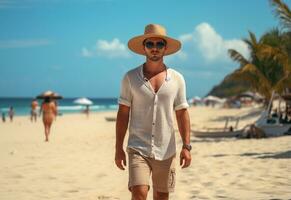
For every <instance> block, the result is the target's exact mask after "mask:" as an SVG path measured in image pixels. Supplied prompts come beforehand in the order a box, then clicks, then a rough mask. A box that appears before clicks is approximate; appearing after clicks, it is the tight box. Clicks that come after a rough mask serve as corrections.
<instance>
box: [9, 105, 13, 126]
mask: <svg viewBox="0 0 291 200" xmlns="http://www.w3.org/2000/svg"><path fill="white" fill-rule="evenodd" d="M8 115H9V118H10V122H13V117H14V108H13V106H10V108H9V111H8Z"/></svg>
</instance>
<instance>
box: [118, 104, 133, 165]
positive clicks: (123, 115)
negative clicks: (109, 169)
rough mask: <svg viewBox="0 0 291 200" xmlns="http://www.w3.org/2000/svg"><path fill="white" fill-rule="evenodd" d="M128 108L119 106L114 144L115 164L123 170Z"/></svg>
mask: <svg viewBox="0 0 291 200" xmlns="http://www.w3.org/2000/svg"><path fill="white" fill-rule="evenodd" d="M129 111H130V107H128V106H125V105H122V104H119V109H118V112H117V119H116V144H115V164H116V165H117V167H118V168H120V169H122V170H124V167H125V166H126V156H125V152H124V150H123V142H124V137H125V134H126V130H127V127H128V121H129Z"/></svg>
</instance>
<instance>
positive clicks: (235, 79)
mask: <svg viewBox="0 0 291 200" xmlns="http://www.w3.org/2000/svg"><path fill="white" fill-rule="evenodd" d="M270 2H271V5H272V6H273V7H274V12H275V15H276V16H277V17H278V18H279V19H280V20H281V24H282V25H283V29H282V31H281V30H280V29H278V28H274V29H272V30H270V31H268V32H266V33H265V34H264V35H263V36H262V37H261V38H260V39H257V38H256V35H255V34H254V33H252V32H249V37H248V38H245V39H243V41H244V42H245V43H246V44H247V45H248V48H249V50H250V58H248V59H247V58H244V57H243V55H242V54H240V53H239V52H238V51H236V50H234V49H230V50H229V56H230V57H231V58H232V59H233V60H234V61H236V62H238V63H239V64H240V67H239V69H237V70H235V71H234V72H233V73H231V74H230V75H228V77H227V78H226V79H225V80H224V81H223V82H222V83H221V84H220V85H218V86H216V87H214V88H213V89H212V91H211V92H210V94H212V95H216V96H221V97H222V96H224V97H225V96H231V95H234V94H238V93H240V92H243V91H245V90H246V89H250V88H251V89H252V90H253V91H255V92H258V93H260V94H261V95H263V96H264V97H265V98H266V99H267V100H269V99H270V98H271V93H272V91H276V92H277V93H279V94H280V93H282V92H283V91H284V90H285V88H291V59H290V56H291V11H290V9H289V8H288V6H287V5H286V4H284V3H283V1H282V0H270ZM246 83H247V84H246Z"/></svg>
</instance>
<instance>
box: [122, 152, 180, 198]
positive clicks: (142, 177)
mask: <svg viewBox="0 0 291 200" xmlns="http://www.w3.org/2000/svg"><path fill="white" fill-rule="evenodd" d="M175 157H176V156H173V157H171V158H169V159H167V160H162V161H159V160H155V159H152V158H147V157H144V156H142V155H140V154H139V153H138V152H136V151H134V150H131V149H130V150H128V161H129V165H128V166H129V167H128V168H129V182H128V189H129V190H131V187H132V186H137V185H147V186H148V187H149V189H150V186H149V178H150V176H151V175H152V182H153V188H154V190H155V191H157V192H164V193H168V192H173V191H174V188H175V181H176V172H175Z"/></svg>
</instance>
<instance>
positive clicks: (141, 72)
mask: <svg viewBox="0 0 291 200" xmlns="http://www.w3.org/2000/svg"><path fill="white" fill-rule="evenodd" d="M165 66H166V65H165ZM139 68H140V69H139V75H140V77H141V78H142V80H144V81H148V80H147V78H146V77H145V76H144V74H143V64H142V65H141V66H140V67H139ZM169 69H170V68H169V67H167V66H166V70H167V73H166V78H165V81H170V80H171V73H170V70H169Z"/></svg>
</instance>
